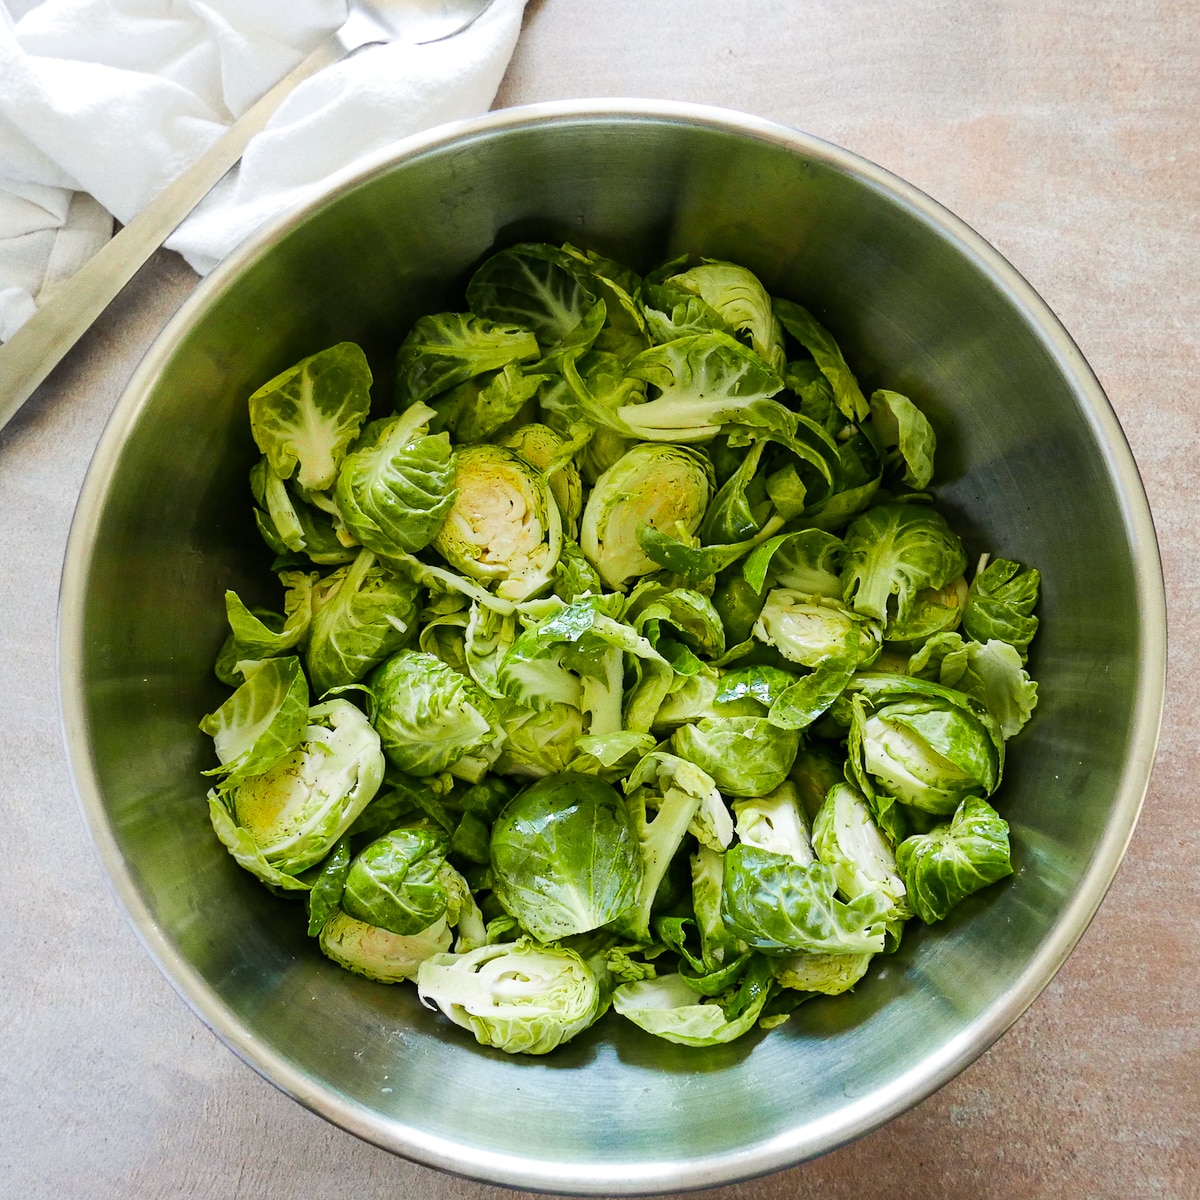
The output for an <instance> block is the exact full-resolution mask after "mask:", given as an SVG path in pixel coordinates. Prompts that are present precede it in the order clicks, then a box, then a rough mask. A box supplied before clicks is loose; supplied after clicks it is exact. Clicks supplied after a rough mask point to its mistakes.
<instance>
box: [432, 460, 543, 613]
mask: <svg viewBox="0 0 1200 1200" xmlns="http://www.w3.org/2000/svg"><path fill="white" fill-rule="evenodd" d="M454 473H455V483H456V485H457V488H458V493H457V495H456V496H455V500H454V505H453V507H452V508H451V509H450V512H449V513H448V514H447V516H446V520H445V522H444V523H443V524H442V527H441V529H440V530H439V531H438V533H437V536H436V537H435V538H434V539H433V548H434V549H435V550H436V551H437V552H438V553H439V554H440V555H441V556H442V557H443V558H444V559H445V560H446V561H447V562H448V563H449V564H450V565H451V566H452V567H455V568H457V569H458V570H460V571H462V572H463V573H464V574H465V575H469V576H470V577H471V578H472V579H479V580H482V581H484V582H485V583H487V584H489V585H490V586H494V588H495V591H496V595H497V596H500V597H502V598H504V599H505V600H525V599H527V598H528V597H530V596H534V595H536V594H537V593H538V592H539V591H541V590H543V589H544V588H546V587H547V586H548V585H549V583H550V580H551V579H552V577H553V574H554V568H555V566H556V565H557V563H558V557H559V554H560V553H561V552H562V522H561V520H560V518H559V513H558V505H557V504H556V503H555V502H554V499H553V497H552V496H551V495H550V492H549V489H548V488H547V487H546V484H545V483H544V482H543V481H542V478H541V476H540V474H539V473H538V472H537V470H535V469H534V468H533V467H531V466H530V465H529V463H527V462H526V461H525V460H524V459H522V458H521V457H520V456H519V455H517V454H516V453H514V452H513V451H512V450H508V449H506V448H505V447H503V446H492V445H478V446H462V447H460V448H459V449H458V450H456V451H455V453H454Z"/></svg>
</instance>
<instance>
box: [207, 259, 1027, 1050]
mask: <svg viewBox="0 0 1200 1200" xmlns="http://www.w3.org/2000/svg"><path fill="white" fill-rule="evenodd" d="M466 302H467V306H468V309H469V311H464V312H451V313H438V314H436V315H432V316H425V317H422V318H420V319H419V320H418V321H417V322H416V324H415V325H413V327H412V328H411V330H410V331H409V332H408V334H407V336H406V337H405V338H404V340H403V342H402V343H401V345H400V349H399V353H398V357H397V360H396V368H395V387H394V411H393V412H391V413H389V414H387V415H383V416H376V418H375V419H372V416H373V414H372V399H371V386H372V377H371V372H370V370H369V368H368V365H367V361H366V358H365V356H364V355H363V353H362V351H361V350H360V349H359V348H358V347H357V346H355V345H353V344H350V343H343V344H340V345H335V346H333V347H331V348H329V349H326V350H323V351H321V352H320V353H318V354H314V355H313V356H312V357H310V358H306V359H305V360H304V361H302V362H300V363H298V364H296V365H295V366H294V367H292V368H291V369H289V370H287V371H284V372H283V373H282V374H281V375H279V376H277V377H276V378H275V379H272V380H271V381H270V382H268V383H266V384H264V385H263V386H262V387H261V388H259V390H258V391H257V392H255V393H254V395H253V396H251V397H250V400H249V410H250V425H251V430H252V433H253V437H254V440H255V442H256V443H257V445H258V447H259V449H260V450H261V452H262V456H263V457H262V459H261V461H260V462H259V463H258V464H257V465H256V466H255V467H254V469H253V471H252V473H251V488H252V491H253V495H254V500H255V508H254V519H255V521H256V522H257V524H258V529H259V531H260V533H261V535H262V538H263V540H264V541H265V542H266V544H267V546H268V547H269V548H270V550H271V551H272V552H273V553H274V555H275V560H274V564H273V567H272V570H273V572H274V573H275V575H276V576H277V577H278V580H279V584H280V585H281V586H282V598H281V600H280V601H279V602H278V603H277V604H276V605H275V606H274V607H272V608H265V609H264V608H258V607H251V606H248V605H247V604H245V603H243V601H242V600H241V599H240V598H239V597H238V596H237V595H236V594H235V593H233V592H227V593H226V596H225V601H226V612H227V616H228V621H229V626H230V633H229V636H228V638H227V640H226V641H225V644H224V646H223V647H222V649H221V651H220V654H219V657H218V660H217V664H216V671H217V675H218V676H219V678H220V679H221V680H222V681H223V682H224V683H226V684H227V685H229V686H230V687H232V688H234V689H235V690H234V691H233V693H232V695H230V697H229V698H228V699H227V700H226V701H225V703H223V704H222V705H221V706H220V707H219V708H218V709H217V710H216V711H215V712H213V713H211V714H210V715H208V716H207V717H205V718H204V720H203V722H202V724H201V728H202V729H203V730H204V731H205V732H206V733H208V734H209V735H211V736H212V738H213V740H214V743H215V749H216V755H217V758H218V759H219V764H220V765H219V766H217V767H215V768H214V769H213V770H212V771H210V772H209V775H211V776H213V777H215V780H216V786H215V787H214V788H213V789H212V791H211V792H210V793H209V806H210V811H211V816H212V823H213V826H214V828H215V830H216V832H217V835H218V836H219V838H220V839H221V841H222V842H223V843H224V845H225V846H226V847H227V848H228V849H229V851H230V853H231V854H232V855H233V856H234V858H235V859H236V860H237V861H238V862H239V863H240V864H241V865H242V866H243V867H245V868H246V869H247V870H249V871H251V872H253V873H254V874H255V875H256V876H258V878H259V879H261V880H262V881H263V882H264V883H265V884H267V885H268V886H269V887H270V888H271V889H273V890H275V891H276V892H278V893H281V894H283V893H292V894H294V895H298V896H299V897H300V898H302V899H303V900H304V901H305V902H306V908H307V915H308V931H309V933H310V934H311V935H312V936H313V937H315V938H316V939H317V940H318V944H319V945H320V948H321V950H322V951H323V952H324V953H325V954H326V955H328V957H329V958H331V959H332V960H334V961H335V962H337V963H339V964H341V965H342V966H344V967H347V968H349V969H350V970H351V971H356V972H358V973H360V974H362V975H365V976H368V977H369V978H371V979H376V980H381V981H383V982H389V983H390V982H396V981H399V980H413V981H415V983H416V986H417V988H418V991H419V994H420V997H421V999H422V1000H423V1001H424V1002H425V1003H426V1004H427V1005H429V1006H433V1007H436V1008H437V1009H439V1010H440V1011H441V1012H442V1013H444V1014H445V1016H446V1017H448V1018H449V1019H450V1020H451V1021H453V1022H454V1023H456V1024H458V1025H460V1026H463V1027H464V1028H466V1029H468V1030H470V1031H471V1032H472V1033H473V1034H474V1036H475V1037H476V1038H477V1039H478V1040H479V1041H480V1042H482V1043H484V1044H487V1045H491V1046H497V1047H499V1048H501V1049H503V1050H507V1051H511V1052H523V1053H531V1054H541V1053H545V1052H547V1051H549V1050H552V1049H554V1047H556V1046H558V1045H560V1044H561V1043H563V1042H565V1041H567V1040H568V1039H569V1038H571V1037H573V1036H575V1035H576V1034H577V1033H579V1032H580V1031H581V1030H583V1029H586V1028H587V1027H588V1026H589V1025H591V1024H592V1023H593V1022H594V1021H596V1019H597V1018H598V1017H599V1016H600V1015H601V1014H602V1013H604V1012H605V1011H607V1010H608V1009H609V1008H612V1009H614V1010H615V1011H616V1012H618V1013H620V1014H621V1015H622V1016H624V1017H627V1018H628V1019H629V1020H631V1021H633V1022H634V1023H635V1024H637V1025H638V1026H640V1027H641V1028H642V1029H644V1030H646V1031H648V1032H649V1033H651V1034H655V1035H657V1036H659V1037H662V1038H666V1039H668V1040H670V1041H673V1042H678V1043H682V1044H685V1045H692V1046H705V1045H712V1044H715V1043H719V1042H726V1041H729V1040H731V1039H733V1038H736V1037H738V1036H740V1035H742V1034H743V1033H745V1032H746V1031H748V1030H750V1029H752V1028H754V1027H755V1026H759V1027H770V1026H771V1025H773V1024H775V1023H778V1022H780V1021H782V1020H786V1019H787V1016H788V1014H789V1013H790V1012H791V1011H792V1010H793V1009H794V1008H795V1006H796V1005H797V1004H799V1003H800V1002H801V1001H803V1000H805V999H807V998H809V997H811V996H813V995H815V994H819V993H824V994H826V995H834V994H837V993H839V992H842V991H845V990H847V989H849V988H851V987H853V986H854V985H855V983H856V982H857V981H858V980H860V979H861V978H862V976H863V975H864V973H865V972H866V971H867V970H868V966H869V964H870V961H871V959H872V958H873V957H874V956H875V955H877V954H886V953H888V952H890V951H892V950H894V949H895V947H896V946H897V945H898V943H899V940H900V937H901V934H902V931H903V929H904V925H905V922H907V921H908V920H909V919H910V918H913V917H917V918H919V919H920V920H922V921H924V922H926V923H932V922H936V921H939V920H941V919H942V918H943V917H945V916H946V914H947V913H948V912H949V911H950V909H951V908H952V907H953V906H954V905H956V904H957V903H958V902H959V901H960V900H962V899H963V897H965V896H967V895H969V894H970V893H973V892H975V891H977V890H978V889H980V888H982V887H984V886H986V885H987V884H990V883H992V882H993V881H995V880H997V879H999V878H1001V877H1003V876H1005V875H1007V874H1009V873H1010V872H1011V870H1012V868H1011V865H1010V859H1009V845H1008V826H1007V824H1006V823H1005V821H1004V820H1003V819H1002V818H1001V817H1000V816H999V815H998V814H997V813H996V811H995V809H994V808H993V807H992V805H991V803H990V802H989V799H988V797H990V796H992V794H993V793H994V792H995V791H996V789H997V787H998V786H999V784H1000V780H1001V774H1002V769H1003V763H1004V752H1005V743H1006V740H1007V739H1008V738H1010V737H1012V736H1013V735H1014V734H1015V733H1017V732H1018V731H1019V730H1020V729H1021V728H1022V726H1023V725H1024V724H1025V722H1026V721H1027V720H1028V719H1029V717H1030V714H1031V712H1032V710H1033V707H1034V704H1035V702H1036V693H1037V685H1036V684H1035V683H1034V682H1033V681H1032V680H1031V679H1030V678H1029V675H1028V673H1027V672H1026V670H1025V664H1026V661H1027V650H1028V646H1029V643H1030V640H1031V638H1032V637H1033V635H1034V633H1035V631H1036V629H1037V623H1038V622H1037V617H1036V616H1034V615H1033V609H1034V607H1035V604H1036V601H1037V595H1038V585H1039V580H1038V574H1037V571H1036V570H1033V569H1028V568H1025V567H1022V566H1020V565H1019V564H1017V563H1015V562H1012V561H1009V560H1006V559H995V560H991V561H988V559H987V557H986V556H985V557H984V558H983V559H981V560H980V562H979V563H978V564H977V566H976V567H975V569H974V572H973V577H972V578H971V579H970V580H969V581H968V579H967V577H966V574H967V571H968V561H967V556H966V554H965V552H964V549H963V545H962V542H961V541H960V539H959V537H958V536H957V535H956V534H955V533H954V532H953V530H952V529H951V528H950V527H949V525H948V524H947V522H946V520H945V518H944V517H943V516H942V515H941V513H940V512H939V511H938V509H937V508H936V507H935V506H934V505H933V503H932V501H931V497H930V495H929V494H928V492H927V491H926V489H927V488H928V486H929V484H930V482H931V479H932V477H933V458H934V448H935V445H934V442H935V439H934V433H933V430H932V428H931V427H930V424H929V422H928V421H927V420H926V418H925V417H924V416H923V415H922V413H921V412H920V411H919V410H918V408H917V407H916V406H915V405H914V404H913V403H912V402H911V401H910V400H909V399H907V398H906V397H905V396H902V395H900V394H899V393H897V392H892V391H887V390H880V391H876V392H875V393H874V394H873V395H871V396H870V398H869V399H868V398H867V397H866V396H865V395H864V394H863V392H862V391H861V390H860V387H859V384H858V382H857V381H856V379H855V377H854V375H853V374H852V372H851V371H850V369H849V367H848V366H847V364H846V362H845V360H844V359H843V357H842V354H841V352H840V350H839V348H838V346H837V344H836V343H835V341H834V340H833V338H832V337H831V336H830V334H829V333H828V332H827V331H826V330H825V329H824V328H822V326H821V325H820V324H818V322H817V321H816V320H815V319H814V317H813V316H812V314H811V313H809V312H808V311H807V310H805V309H804V308H802V307H801V306H800V305H798V304H795V303H793V302H791V301H789V300H784V299H779V298H772V297H770V296H769V295H768V294H767V292H766V291H765V290H764V288H763V286H762V284H761V283H760V281H759V280H758V279H757V278H756V277H755V276H754V275H753V274H752V273H751V272H750V271H748V270H746V269H745V268H743V267H740V266H737V265H734V264H732V263H727V262H714V261H708V260H705V261H701V262H699V263H695V264H689V263H688V262H687V261H686V260H677V261H674V262H670V263H667V264H666V265H665V266H663V267H660V268H659V269H657V270H655V271H653V272H652V273H651V274H649V275H647V276H645V277H644V278H639V277H638V276H637V275H635V274H634V273H633V272H632V271H631V270H629V268H627V267H625V266H622V265H621V264H619V263H616V262H613V261H611V260H610V259H607V258H605V257H602V256H601V255H599V254H596V253H593V252H590V251H580V250H578V249H576V248H574V247H572V246H562V247H556V246H551V245H542V244H536V245H520V246H514V247H512V248H510V249H507V250H504V251H502V252H500V253H498V254H495V255H494V256H493V257H491V258H489V259H488V260H487V261H486V262H484V263H483V265H482V266H481V267H479V269H478V270H477V271H476V272H475V274H474V275H473V276H472V278H471V280H470V282H469V284H468V286H467V289H466Z"/></svg>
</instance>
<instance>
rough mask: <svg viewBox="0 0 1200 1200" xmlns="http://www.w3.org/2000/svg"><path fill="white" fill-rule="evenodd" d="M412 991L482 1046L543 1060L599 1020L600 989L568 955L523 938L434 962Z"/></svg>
mask: <svg viewBox="0 0 1200 1200" xmlns="http://www.w3.org/2000/svg"><path fill="white" fill-rule="evenodd" d="M417 990H418V992H419V993H420V996H421V999H422V1000H423V1001H425V1002H426V1003H429V1004H433V1005H436V1006H437V1007H438V1008H439V1009H440V1010H441V1011H442V1012H443V1013H444V1014H445V1015H446V1016H447V1017H449V1018H450V1020H451V1021H453V1022H454V1023H455V1024H456V1025H461V1026H462V1027H463V1028H464V1029H469V1030H470V1031H471V1032H472V1033H473V1034H474V1035H475V1040H476V1041H477V1042H479V1043H480V1045H483V1046H495V1047H496V1048H497V1049H499V1050H506V1051H508V1053H509V1054H549V1052H550V1051H551V1050H553V1049H555V1047H557V1046H561V1045H562V1044H563V1043H564V1042H569V1041H570V1040H571V1038H573V1037H574V1036H575V1035H576V1034H578V1033H580V1032H581V1031H582V1030H584V1029H586V1028H587V1027H588V1026H589V1025H590V1024H591V1023H592V1022H593V1021H594V1020H595V1019H596V1017H597V1016H599V1015H600V1011H601V1002H600V987H599V984H598V983H597V981H596V977H595V975H594V974H593V973H592V971H591V970H590V968H589V967H588V965H587V963H585V962H584V961H583V959H582V958H580V957H579V955H578V954H576V953H575V952H574V951H573V950H569V949H567V948H565V947H562V946H541V945H539V944H538V943H536V942H534V941H531V940H530V939H528V938H522V939H520V940H519V941H516V942H507V943H502V944H500V945H494V946H480V947H479V948H477V949H475V950H470V951H468V952H467V953H465V954H436V955H434V956H433V957H432V958H428V959H426V960H425V961H424V962H423V963H422V964H421V966H420V969H419V970H418V972H417Z"/></svg>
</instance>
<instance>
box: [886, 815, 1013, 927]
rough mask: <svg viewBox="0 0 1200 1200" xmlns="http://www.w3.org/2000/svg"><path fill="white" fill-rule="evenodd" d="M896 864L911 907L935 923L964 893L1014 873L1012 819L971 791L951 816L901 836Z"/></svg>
mask: <svg viewBox="0 0 1200 1200" xmlns="http://www.w3.org/2000/svg"><path fill="white" fill-rule="evenodd" d="M896 865H897V866H898V868H899V870H900V876H901V878H902V879H903V880H904V885H905V887H906V888H907V889H908V897H909V902H910V903H911V904H912V909H913V912H915V913H916V915H917V916H918V917H920V918H921V920H922V921H924V922H925V923H926V924H927V925H932V924H933V923H934V922H936V921H941V920H943V919H944V918H945V916H946V914H947V913H949V912H950V910H951V909H952V908H953V907H954V906H955V905H956V904H957V903H958V902H959V901H960V900H962V899H963V898H964V897H965V896H969V895H970V894H971V893H972V892H977V891H978V890H979V889H980V888H982V887H987V885H988V884H989V883H995V882H996V880H997V879H1003V878H1004V876H1005V875H1011V874H1012V862H1011V860H1010V858H1009V846H1008V822H1007V821H1005V820H1004V819H1003V818H1002V817H1000V815H999V814H998V813H997V812H996V810H995V809H994V808H992V806H991V805H990V804H988V802H987V801H986V800H981V799H980V798H979V797H978V796H969V797H968V798H967V799H966V800H964V801H963V802H962V803H961V804H960V805H959V806H958V808H957V809H956V810H955V813H954V816H953V818H952V819H951V820H950V821H949V822H947V823H946V824H944V825H938V826H936V827H935V828H934V829H932V830H931V831H930V832H929V833H919V834H914V835H913V836H912V837H910V838H906V839H905V840H904V841H903V842H901V843H900V845H899V846H898V847H897V849H896Z"/></svg>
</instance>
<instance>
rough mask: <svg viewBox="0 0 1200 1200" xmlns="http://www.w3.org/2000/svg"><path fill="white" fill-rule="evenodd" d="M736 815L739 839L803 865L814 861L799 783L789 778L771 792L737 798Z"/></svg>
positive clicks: (735, 802) (734, 810)
mask: <svg viewBox="0 0 1200 1200" xmlns="http://www.w3.org/2000/svg"><path fill="white" fill-rule="evenodd" d="M733 815H734V817H735V818H736V819H737V826H736V829H737V835H738V839H739V840H740V841H742V842H745V843H746V844H747V845H750V846H758V847H759V849H761V850H770V851H772V852H773V853H775V854H784V855H786V856H787V857H788V858H790V859H792V860H794V861H795V862H798V863H799V864H800V865H801V866H802V867H805V866H807V865H808V864H809V863H810V862H812V861H813V847H812V841H811V840H810V835H809V829H808V821H807V820H806V819H805V816H804V813H803V812H802V811H801V809H800V801H799V797H798V795H797V792H796V785H795V784H794V783H792V782H791V781H790V780H785V781H784V782H783V783H781V784H780V785H779V786H778V787H777V788H776V789H775V790H774V791H773V792H771V793H770V794H769V795H766V796H756V797H754V798H753V799H749V800H735V801H734V802H733Z"/></svg>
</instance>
